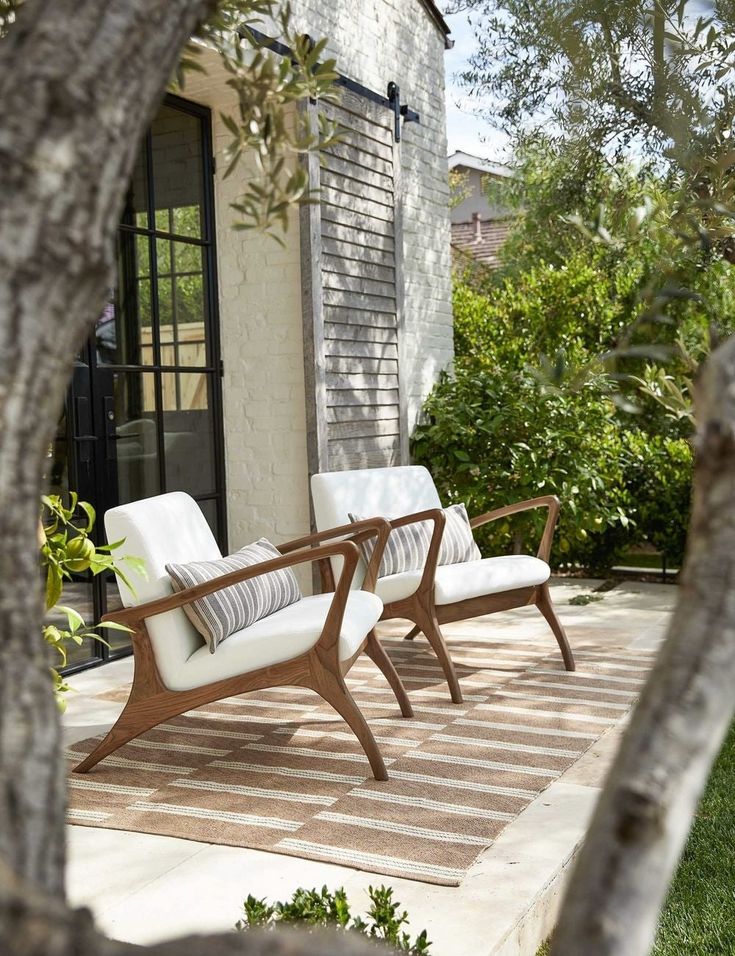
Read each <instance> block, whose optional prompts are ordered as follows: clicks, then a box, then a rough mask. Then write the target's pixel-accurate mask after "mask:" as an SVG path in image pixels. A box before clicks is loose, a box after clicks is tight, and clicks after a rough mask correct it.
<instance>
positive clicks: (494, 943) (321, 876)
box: [65, 579, 676, 956]
mask: <svg viewBox="0 0 735 956" xmlns="http://www.w3.org/2000/svg"><path fill="white" fill-rule="evenodd" d="M600 583H601V582H600V581H598V580H581V579H573V580H569V579H562V580H559V581H556V582H555V583H554V584H553V596H554V600H555V602H556V604H557V607H558V611H559V614H560V617H562V619H563V621H564V623H565V625H566V627H567V630H568V633H569V637H570V641H571V643H572V646H574V643H575V639H577V640H582V639H586V640H588V639H589V638H590V637H594V638H595V639H596V640H597V641H598V642H609V643H610V644H611V645H616V646H619V645H621V644H622V646H624V647H625V646H630V647H633V646H635V647H637V648H639V649H646V650H655V648H656V646H657V645H658V643H659V642H660V640H661V638H662V636H663V633H664V628H665V624H666V620H667V617H668V615H669V614H670V611H671V609H672V607H673V603H674V600H675V597H676V590H675V588H673V587H671V586H669V585H658V584H649V583H639V582H632V583H622V584H619V585H618V586H617V587H616V588H615V589H614V590H613V591H608V592H605V593H604V595H603V599H602V600H601V601H596V602H593V603H590V604H588V605H584V606H572V605H569V603H568V602H569V599H570V598H572V597H574V596H575V595H577V594H586V593H590V591H591V590H592V589H593V588H594V587H596V586H597V585H598V584H600ZM406 629H407V628H405V627H403V626H402V624H401V623H398V624H391V625H390V627H387V628H386V629H385V631H386V633H391V634H393V635H395V634H401V633H403V631H404V630H406ZM448 630H451V633H452V634H456V635H461V637H462V638H464V639H469V640H471V639H472V638H473V637H475V638H477V639H478V640H488V639H490V640H491V639H492V638H493V637H496V636H497V637H498V638H500V637H501V636H502V637H503V638H504V639H506V638H509V637H511V638H512V637H516V638H518V637H520V635H522V636H523V638H524V639H525V640H528V641H529V642H531V643H533V644H534V645H535V643H536V642H548V647H549V649H550V650H552V649H553V648H554V647H555V645H554V643H553V639H551V637H550V634H549V631H548V629H547V627H546V625H545V623H544V621H543V620H542V619H541V618H540V616H539V615H538V613H537V612H536V611H535V610H534V609H529V608H526V609H522V610H519V611H513V612H508V613H507V614H502V615H501V614H497V615H493V616H492V617H490V618H487V619H482V620H478V621H473V622H463V623H461V624H458V625H453V626H452V627H451V629H449V628H448ZM131 676H132V664H131V661H130V660H124V661H118V662H115V663H113V664H109V665H107V666H106V667H104V668H100V669H98V670H95V671H88V672H86V673H82V674H79V675H77V676H76V677H74V678H73V679H72V680H71V681H70V683H71V684H72V686H73V687H74V689H75V691H76V693H75V694H74V695H73V696H72V698H71V700H70V704H69V708H68V711H67V714H66V716H65V737H66V742H67V743H73V742H75V741H77V740H81V739H84V738H86V737H89V736H90V735H92V734H96V733H101V732H102V731H104V730H106V729H107V728H108V727H109V725H110V724H111V723H112V722H113V721H114V719H115V718H116V716H117V714H118V713H119V710H120V706H121V705H120V704H117V703H113V702H110V701H101V700H99V698H97V697H96V695H98V694H100V693H102V692H104V691H107V690H111V689H113V688H115V687H119V686H120V685H121V684H124V683H126V682H128V681H129V680H130V679H131ZM624 719H625V718H624ZM624 719H623V721H621V723H620V724H619V725H616V726H614V727H612V728H611V729H610V730H609V731H607V732H606V733H605V734H604V735H603V736H602V737H601V738H600V739H599V740H598V741H597V742H596V743H595V744H594V745H593V746H592V747H591V748H590V749H589V750H588V751H587V752H586V753H585V754H584V755H583V756H582V757H581V758H580V759H579V760H578V761H577V762H576V763H575V764H573V765H572V766H571V767H570V768H569V769H568V770H567V771H566V772H565V773H564V774H563V775H562V776H561V777H560V778H559V779H558V780H557V781H555V782H554V783H553V784H552V785H551V786H549V787H548V788H547V789H546V790H545V791H543V792H542V793H541V794H540V795H539V796H538V797H537V799H536V800H534V801H533V802H532V803H531V804H530V805H529V806H528V807H527V808H526V809H525V810H524V811H523V812H522V813H521V814H520V815H519V816H518V817H517V818H516V819H515V820H514V821H513V822H512V823H510V824H509V825H508V826H507V827H506V828H505V830H503V832H502V833H501V834H500V836H499V837H498V839H497V840H496V841H495V843H494V844H493V845H492V846H491V847H490V848H489V849H487V850H486V851H485V852H484V853H483V854H482V855H481V856H480V857H479V859H478V860H477V862H476V863H475V864H474V866H473V867H472V868H471V870H470V871H469V873H468V875H467V877H466V878H465V880H464V881H463V882H462V884H461V885H460V886H458V887H446V886H435V885H428V884H424V883H419V882H415V881H411V880H402V879H397V878H390V877H385V876H376V875H375V874H370V873H364V872H359V871H356V870H352V869H348V868H346V867H340V866H334V865H332V864H326V863H319V862H316V861H309V860H301V859H298V858H294V857H286V856H281V855H277V854H273V853H265V852H261V851H257V850H250V849H241V848H237V847H229V846H214V845H210V844H205V843H196V842H193V841H187V840H179V839H174V838H169V837H161V836H154V835H150V834H138V833H128V832H124V831H117V830H103V829H97V828H91V827H77V826H71V827H69V869H68V885H69V894H70V898H71V900H72V902H73V903H74V904H76V905H85V906H88V907H90V908H91V909H92V911H93V912H94V914H95V917H96V919H97V922H98V924H99V925H100V927H101V928H102V929H103V930H104V931H105V932H107V933H108V934H109V935H111V936H113V937H115V938H117V939H122V940H127V941H130V942H134V943H149V942H154V941H158V940H162V939H166V938H170V937H172V936H177V935H182V934H184V933H190V932H208V931H227V930H230V929H232V927H233V925H234V923H235V921H236V920H237V919H238V917H239V915H240V910H241V905H242V901H243V900H244V898H245V897H246V896H247V895H248V893H253V894H254V895H256V896H258V897H264V896H265V897H268V898H270V899H282V898H284V897H287V896H289V895H291V893H293V891H294V890H295V889H296V888H297V887H299V886H307V887H312V886H317V887H320V886H322V885H323V884H326V885H327V886H329V887H330V888H332V889H334V888H336V887H339V886H344V887H345V889H346V890H347V893H348V896H349V898H350V900H351V902H352V904H353V908H354V911H355V912H360V911H362V910H364V909H365V908H366V906H367V903H368V900H367V887H368V886H369V885H370V884H373V885H375V884H378V885H380V884H381V883H384V884H390V885H391V886H393V887H394V889H395V896H396V898H397V899H398V900H400V901H401V903H402V904H403V906H404V907H406V908H407V909H408V911H409V914H410V916H411V923H412V927H411V928H412V931H413V932H419V931H420V930H421V929H423V928H426V929H427V931H428V936H429V938H430V939H431V940H432V941H433V947H432V954H433V956H534V953H535V952H536V949H537V947H538V945H539V943H540V942H541V941H542V940H543V939H544V938H545V937H546V936H547V935H548V933H549V932H550V930H551V928H552V926H553V923H554V920H555V917H556V913H557V909H558V905H559V901H560V898H561V893H562V889H563V884H564V880H565V878H566V875H567V873H568V870H569V867H570V864H571V863H572V861H573V858H574V855H575V852H576V850H577V849H578V847H579V844H580V841H581V839H582V837H583V835H584V831H585V827H586V825H587V821H588V820H589V817H590V814H591V813H592V810H593V808H594V805H595V802H596V800H597V796H598V794H599V789H600V787H601V785H602V783H603V781H604V777H605V774H606V772H607V769H608V768H609V766H610V762H611V760H612V758H613V756H614V754H615V752H616V750H617V747H618V745H619V741H620V738H621V734H622V723H623V722H624Z"/></svg>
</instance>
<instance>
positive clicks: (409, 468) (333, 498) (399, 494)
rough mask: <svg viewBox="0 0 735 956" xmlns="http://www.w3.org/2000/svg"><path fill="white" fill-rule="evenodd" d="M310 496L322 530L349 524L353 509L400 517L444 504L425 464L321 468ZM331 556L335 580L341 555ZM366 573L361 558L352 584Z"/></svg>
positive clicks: (313, 481) (317, 521)
mask: <svg viewBox="0 0 735 956" xmlns="http://www.w3.org/2000/svg"><path fill="white" fill-rule="evenodd" d="M311 498H312V501H313V503H314V518H315V520H316V526H317V528H318V530H319V531H326V530H327V529H328V528H339V527H340V526H341V525H344V524H349V523H350V512H353V513H355V514H361V515H367V516H370V517H375V516H376V515H378V516H380V517H381V518H400V517H402V516H403V515H410V514H414V513H415V512H417V511H425V510H426V509H428V508H441V507H442V503H441V499H440V498H439V493H438V492H437V490H436V487H435V485H434V479H433V478H432V477H431V475H430V474H429V472H428V471H427V470H426V468H424V467H423V465H398V466H393V467H390V468H359V469H356V470H355V471H329V472H322V473H321V474H318V475H312V478H311ZM330 560H331V563H332V571H333V572H334V576H335V580H336V579H338V578H339V574H340V571H341V570H342V558H341V557H336V558H331V559H330ZM364 576H365V563H364V561H363V560H362V559H360V562H359V564H358V567H357V570H356V572H355V576H354V578H353V579H352V587H353V588H359V587H360V586H361V585H362V581H363V578H364Z"/></svg>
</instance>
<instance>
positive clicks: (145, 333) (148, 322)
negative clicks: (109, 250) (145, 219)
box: [95, 232, 155, 365]
mask: <svg viewBox="0 0 735 956" xmlns="http://www.w3.org/2000/svg"><path fill="white" fill-rule="evenodd" d="M117 253H118V256H117V261H118V268H117V288H116V289H115V290H114V292H112V293H111V295H110V301H109V302H108V304H107V305H106V306H105V309H104V311H103V312H102V315H101V316H100V317H99V319H98V320H97V324H96V326H95V341H96V346H97V361H98V362H99V363H100V364H103V365H153V364H154V358H155V353H154V345H153V315H152V311H151V281H150V258H149V252H148V241H147V239H146V238H145V237H144V236H138V235H135V234H134V233H132V232H121V233H120V235H119V237H118V244H117Z"/></svg>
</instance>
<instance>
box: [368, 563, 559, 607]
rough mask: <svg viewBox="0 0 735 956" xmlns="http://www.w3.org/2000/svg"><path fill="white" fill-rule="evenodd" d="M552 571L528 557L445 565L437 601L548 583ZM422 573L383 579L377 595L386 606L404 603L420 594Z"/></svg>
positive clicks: (436, 584) (437, 578)
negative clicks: (405, 600)
mask: <svg viewBox="0 0 735 956" xmlns="http://www.w3.org/2000/svg"><path fill="white" fill-rule="evenodd" d="M550 574H551V570H550V568H549V566H548V564H547V563H546V562H545V561H541V560H540V559H539V558H533V557H531V556H530V555H528V554H509V555H506V556H504V557H499V558H483V559H482V560H480V561H466V562H464V563H463V564H445V565H442V566H441V567H438V568H437V569H436V576H435V578H434V601H435V603H436V604H454V603H455V601H467V600H469V599H470V598H475V597H483V596H484V595H485V594H499V593H500V592H501V591H512V590H514V589H515V588H528V587H533V586H534V585H536V584H543V583H544V581H548V579H549V575H550ZM421 575H422V571H404V572H403V573H402V574H391V575H389V576H388V577H386V578H379V579H378V582H377V585H376V587H375V592H376V594H377V595H378V597H379V598H380V599H381V601H383V603H384V604H390V603H391V602H392V601H401V600H403V598H407V597H408V596H409V595H411V594H413V593H414V592H415V591H416V588H417V587H418V586H419V582H420V581H421Z"/></svg>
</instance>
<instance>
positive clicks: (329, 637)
mask: <svg viewBox="0 0 735 956" xmlns="http://www.w3.org/2000/svg"><path fill="white" fill-rule="evenodd" d="M335 555H340V556H341V557H342V558H343V559H344V567H343V568H342V573H341V574H340V577H339V582H338V583H337V587H336V589H335V592H334V598H333V599H332V603H331V605H330V607H329V612H328V614H327V617H326V620H325V622H324V628H323V629H322V633H321V635H320V636H319V641H318V642H317V643H320V644H321V643H322V641H326V642H327V646H328V647H331V646H333V645H334V644H336V642H337V641H338V640H339V634H340V631H341V629H342V619H343V617H344V611H345V605H346V603H347V598H348V596H349V593H350V584H351V582H352V578H353V576H354V574H355V568H356V567H357V561H358V558H359V556H360V552H359V551H358V549H357V545H356V544H354V543H353V542H352V541H336V542H334V543H333V544H325V545H322V546H321V547H318V548H306V549H301V550H299V551H294V552H293V553H292V554H285V555H282V556H281V557H280V558H271V559H270V560H268V561H261V562H259V563H258V564H253V565H251V566H250V567H249V568H240V569H239V570H237V571H230V572H229V573H228V574H222V575H220V576H219V577H217V578H213V579H212V580H211V581H205V582H204V583H203V584H197V585H195V586H194V587H191V588H185V589H184V590H183V591H177V592H176V593H175V594H168V595H166V597H162V598H156V600H154V601H147V602H146V603H145V604H138V605H137V606H136V607H128V608H123V609H121V610H119V611H113V612H112V613H110V614H105V616H104V617H103V618H102V621H103V622H104V621H115V622H116V623H119V624H125V625H126V626H127V627H129V628H131V630H132V631H133V633H132V635H131V637H132V639H133V641H135V639H136V637H137V636H140V635H141V634H142V633H144V629H143V627H142V625H143V622H144V621H145V619H146V618H149V617H153V616H154V615H156V614H164V613H165V612H166V611H173V610H174V609H175V608H180V607H183V605H184V604H191V602H192V601H197V600H199V599H200V598H203V597H206V596H207V595H208V594H213V593H214V592H215V591H221V590H222V589H223V588H228V587H231V586H232V585H233V584H240V582H241V581H248V580H249V579H250V578H256V577H259V576H260V575H262V574H269V573H270V572H272V571H281V570H283V569H284V568H290V567H294V566H295V565H298V564H305V563H309V562H314V561H320V560H322V559H324V558H331V557H334V556H335Z"/></svg>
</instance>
